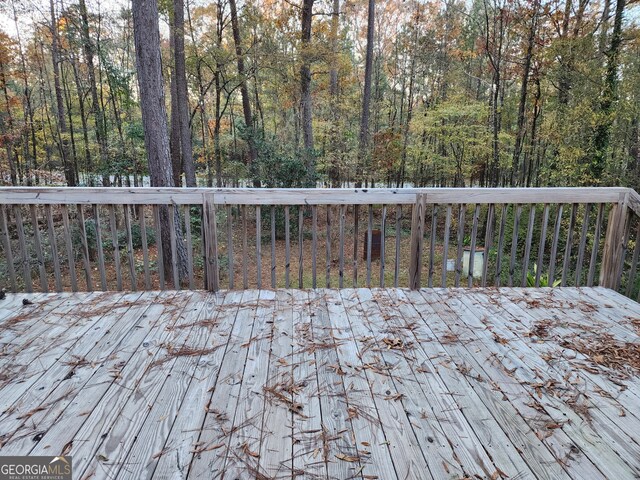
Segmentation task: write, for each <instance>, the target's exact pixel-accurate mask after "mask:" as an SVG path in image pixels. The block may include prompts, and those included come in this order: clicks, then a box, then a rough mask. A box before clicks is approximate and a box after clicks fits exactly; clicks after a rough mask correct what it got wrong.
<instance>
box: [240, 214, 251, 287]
mask: <svg viewBox="0 0 640 480" xmlns="http://www.w3.org/2000/svg"><path fill="white" fill-rule="evenodd" d="M241 208H242V288H244V289H245V290H246V289H247V288H249V274H248V272H247V268H248V266H247V262H248V257H249V248H248V245H247V236H248V234H249V226H248V220H247V206H246V205H242V207H241Z"/></svg>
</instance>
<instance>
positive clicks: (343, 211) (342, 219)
mask: <svg viewBox="0 0 640 480" xmlns="http://www.w3.org/2000/svg"><path fill="white" fill-rule="evenodd" d="M346 210H347V207H346V205H340V228H339V234H338V235H339V237H340V239H339V242H340V260H339V262H340V265H339V269H340V271H339V272H338V285H339V287H340V288H343V287H344V222H345V217H346Z"/></svg>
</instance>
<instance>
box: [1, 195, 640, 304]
mask: <svg viewBox="0 0 640 480" xmlns="http://www.w3.org/2000/svg"><path fill="white" fill-rule="evenodd" d="M0 236H1V249H2V256H1V257H0V283H2V284H3V285H4V286H5V287H6V288H7V289H10V290H12V291H25V292H33V291H34V290H38V291H43V292H48V291H63V290H71V291H91V290H125V289H126V290H140V289H144V290H152V289H168V288H176V289H179V288H189V289H201V288H205V289H209V290H214V291H215V290H218V289H221V288H224V289H227V288H229V289H236V288H243V289H247V288H278V287H286V288H318V287H339V288H343V287H352V286H367V287H369V286H382V287H384V286H398V287H409V288H413V289H415V288H420V287H427V286H428V287H447V286H449V287H450V286H456V287H457V286H468V287H474V286H535V287H544V286H554V285H562V286H593V285H601V286H604V287H608V288H612V289H614V290H617V291H619V292H621V293H623V294H625V295H626V296H629V297H632V298H634V299H637V298H638V296H639V294H640V276H638V275H637V268H638V256H639V253H640V241H639V240H640V196H639V195H638V194H637V193H636V192H635V191H633V190H631V189H627V188H527V189H482V188H461V189H448V188H443V189H440V188H434V189H430V188H424V189H368V190H367V189H204V188H39V187H31V188H17V187H6V188H0ZM160 246H162V248H159V247H160Z"/></svg>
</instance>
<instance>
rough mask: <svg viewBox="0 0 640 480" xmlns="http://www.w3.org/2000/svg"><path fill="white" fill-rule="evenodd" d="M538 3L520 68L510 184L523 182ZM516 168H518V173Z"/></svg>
mask: <svg viewBox="0 0 640 480" xmlns="http://www.w3.org/2000/svg"><path fill="white" fill-rule="evenodd" d="M538 5H539V3H538V2H536V3H535V4H534V6H533V8H534V10H533V14H532V17H531V27H530V28H529V35H528V37H527V50H526V52H525V57H524V67H523V70H522V84H521V85H520V102H519V104H518V126H517V127H516V140H515V145H514V147H513V161H512V163H511V186H512V187H513V186H515V183H516V178H517V179H518V183H519V185H522V184H523V183H524V178H525V166H524V165H522V167H520V155H521V153H522V144H523V141H524V136H525V134H526V127H525V120H526V108H527V94H528V87H529V73H530V71H531V62H532V59H533V47H534V44H535V37H536V29H537V25H538ZM518 169H520V171H519V173H518Z"/></svg>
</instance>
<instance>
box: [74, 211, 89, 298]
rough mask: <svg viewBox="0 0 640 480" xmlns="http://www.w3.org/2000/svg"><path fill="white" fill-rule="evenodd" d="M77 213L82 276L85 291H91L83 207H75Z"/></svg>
mask: <svg viewBox="0 0 640 480" xmlns="http://www.w3.org/2000/svg"><path fill="white" fill-rule="evenodd" d="M76 208H77V212H78V225H79V227H80V243H81V245H82V259H83V263H84V276H85V282H86V285H87V290H88V291H90V292H92V291H93V281H92V279H91V259H90V258H89V242H88V241H87V228H86V224H85V218H84V209H83V206H82V205H80V204H78V205H76Z"/></svg>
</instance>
